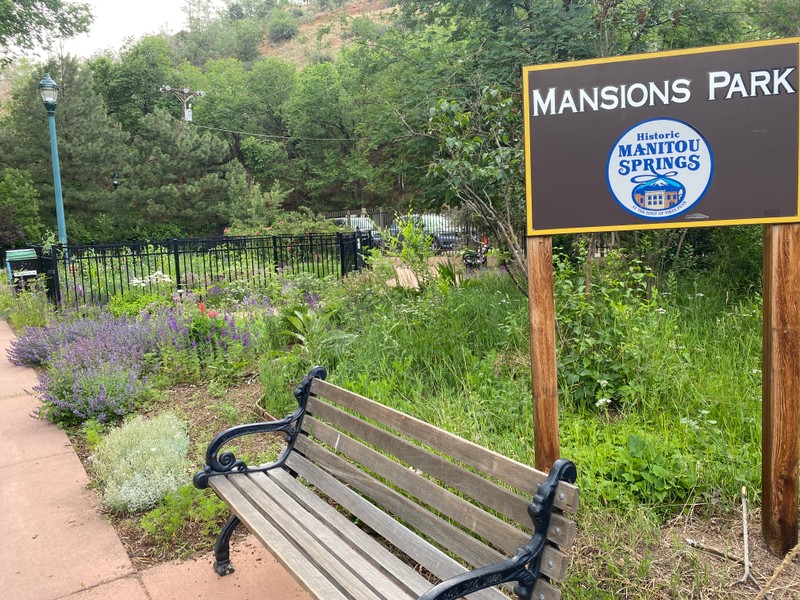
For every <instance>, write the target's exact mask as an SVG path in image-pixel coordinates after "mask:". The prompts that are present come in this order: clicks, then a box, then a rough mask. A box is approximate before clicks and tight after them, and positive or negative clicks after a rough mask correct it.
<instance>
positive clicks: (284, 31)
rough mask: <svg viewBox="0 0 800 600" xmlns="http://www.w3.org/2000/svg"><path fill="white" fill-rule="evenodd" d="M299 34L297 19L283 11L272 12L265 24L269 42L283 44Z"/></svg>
mask: <svg viewBox="0 0 800 600" xmlns="http://www.w3.org/2000/svg"><path fill="white" fill-rule="evenodd" d="M298 33H300V28H299V26H298V24H297V19H296V18H294V17H293V16H292V15H291V14H290V13H288V12H286V11H284V10H274V11H272V16H271V17H270V18H269V22H268V23H267V37H268V38H269V39H270V41H271V42H274V43H276V44H277V43H278V42H285V41H288V40H290V39H292V38H293V37H295V36H297V34H298Z"/></svg>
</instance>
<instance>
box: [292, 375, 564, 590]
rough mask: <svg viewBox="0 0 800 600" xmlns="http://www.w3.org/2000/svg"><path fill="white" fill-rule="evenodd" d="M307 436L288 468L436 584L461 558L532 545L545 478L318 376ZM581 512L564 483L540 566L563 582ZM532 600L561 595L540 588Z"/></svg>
mask: <svg viewBox="0 0 800 600" xmlns="http://www.w3.org/2000/svg"><path fill="white" fill-rule="evenodd" d="M302 433H303V434H304V435H300V436H299V437H298V439H297V442H296V446H295V452H293V453H292V455H290V457H289V459H288V460H287V463H286V466H287V467H288V468H289V469H291V470H292V471H294V472H296V473H297V474H298V475H299V476H300V477H302V478H303V479H305V480H307V481H308V482H309V483H311V484H312V485H313V486H315V487H316V488H318V489H319V490H320V491H321V492H322V493H323V494H324V495H326V496H328V497H329V498H330V499H331V500H333V501H334V502H335V503H336V504H337V505H340V506H342V507H344V508H345V509H347V510H348V511H349V512H350V513H352V515H354V516H355V517H357V518H358V519H359V520H360V521H361V522H363V523H364V524H366V525H367V526H369V527H370V528H371V529H373V530H374V531H375V532H377V533H378V534H379V535H380V536H382V537H383V538H385V539H386V540H388V541H389V542H390V543H391V544H393V545H394V546H395V548H397V549H399V550H400V551H402V552H403V553H405V554H406V555H407V556H408V557H410V558H411V559H412V560H413V561H414V562H416V563H417V564H419V565H420V566H422V567H423V568H424V569H425V570H427V571H429V572H430V573H432V574H433V575H434V576H435V577H436V578H439V579H447V578H449V577H452V576H454V575H456V574H458V573H459V572H460V571H461V570H463V569H462V567H460V566H459V564H458V561H461V562H463V563H466V564H467V565H469V567H470V568H477V567H481V566H484V565H488V564H491V563H495V562H497V561H499V560H503V559H504V558H507V557H508V556H512V555H513V554H514V553H515V552H516V551H517V549H519V548H520V547H522V546H525V545H526V544H527V543H528V542H529V541H530V537H531V518H530V516H529V514H528V505H529V503H530V501H531V498H532V496H533V495H534V494H536V491H537V485H538V484H539V483H541V482H543V481H544V480H545V478H546V474H545V473H543V472H541V471H537V470H536V469H533V468H531V467H529V466H527V465H524V464H522V463H519V462H517V461H514V460H511V459H509V458H507V457H504V456H502V455H500V454H497V453H495V452H492V451H490V450H488V449H486V448H483V447H481V446H478V445H477V444H474V443H471V442H469V441H466V440H464V439H462V438H459V437H457V436H455V435H452V434H450V433H448V432H446V431H444V430H442V429H439V428H437V427H434V426H432V425H430V424H429V423H426V422H424V421H421V420H419V419H415V418H413V417H410V416H408V415H405V414H403V413H401V412H399V411H396V410H394V409H391V408H388V407H386V406H383V405H381V404H378V403H376V402H374V401H372V400H369V399H368V398H365V397H363V396H359V395H358V394H354V393H352V392H350V391H348V390H345V389H342V388H340V387H337V386H335V385H332V384H330V383H327V382H325V381H323V380H320V379H314V380H313V382H312V384H311V394H310V396H309V399H308V404H307V412H306V415H305V416H304V417H303V421H302ZM353 490H356V491H357V492H358V494H354V493H353ZM375 505H378V506H380V507H382V508H383V510H376V508H375ZM577 505H578V490H577V488H576V487H575V486H572V485H570V484H568V483H565V482H561V483H560V484H559V486H558V488H557V490H556V497H555V500H554V507H555V509H554V512H553V514H552V516H551V519H550V525H549V529H548V534H547V538H548V541H549V544H548V546H547V547H546V549H545V552H544V554H543V557H542V561H541V573H542V574H543V575H545V576H546V578H547V579H549V580H551V581H562V580H563V579H564V577H565V576H566V571H567V566H568V564H569V557H568V556H567V555H566V554H565V553H564V552H562V551H561V550H560V549H559V548H561V549H569V548H570V547H571V546H572V543H573V540H574V537H575V532H576V526H575V523H574V521H572V520H570V519H569V518H568V517H567V516H565V514H564V513H568V514H574V513H575V511H576V510H577ZM384 511H386V512H388V513H389V514H391V515H393V516H394V517H395V518H396V519H397V520H399V521H400V522H402V523H404V524H405V525H406V526H407V527H408V528H410V529H412V530H414V531H415V532H416V533H417V534H419V535H421V536H423V537H424V538H425V539H427V540H428V541H429V542H430V545H423V546H420V543H419V538H418V537H417V535H413V534H411V533H410V532H409V531H408V530H407V529H405V528H404V527H399V526H398V524H397V521H396V520H395V519H393V518H390V517H388V516H387V515H386V514H385V512H384ZM442 549H443V550H444V552H443V551H442ZM451 556H453V557H455V558H456V559H457V561H456V560H453V559H452V558H451ZM535 597H537V598H539V597H542V598H546V599H550V598H558V597H560V593H559V592H558V590H556V589H555V588H553V587H552V586H550V585H548V584H547V582H546V581H543V582H542V585H537V588H536V595H535Z"/></svg>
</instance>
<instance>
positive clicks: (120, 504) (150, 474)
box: [93, 413, 189, 512]
mask: <svg viewBox="0 0 800 600" xmlns="http://www.w3.org/2000/svg"><path fill="white" fill-rule="evenodd" d="M188 452H189V435H188V433H187V431H186V425H185V424H184V423H183V421H181V420H180V419H179V418H178V417H177V416H175V415H174V414H172V413H163V414H161V415H159V416H157V417H153V418H152V419H145V418H143V417H138V416H137V417H135V418H133V419H132V420H130V421H129V422H127V423H126V424H125V425H123V426H122V427H119V428H117V429H113V430H112V431H110V432H109V433H108V435H106V436H105V437H104V438H103V439H102V441H101V442H100V443H99V444H98V446H97V448H96V450H95V453H94V455H93V461H94V469H95V473H96V474H97V478H98V480H99V482H100V485H101V489H102V495H103V502H104V504H105V505H106V506H107V507H108V508H110V509H111V510H114V511H118V512H137V511H140V510H144V509H146V508H151V507H153V506H155V505H156V504H158V503H159V502H160V501H161V499H162V498H163V497H164V495H165V494H167V493H168V492H173V491H175V490H177V489H178V488H179V487H180V486H181V485H183V484H185V483H186V481H187V469H188Z"/></svg>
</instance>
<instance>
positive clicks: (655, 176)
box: [523, 38, 800, 235]
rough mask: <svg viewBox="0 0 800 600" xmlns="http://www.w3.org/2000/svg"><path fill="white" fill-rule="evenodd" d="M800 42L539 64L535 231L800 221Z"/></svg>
mask: <svg viewBox="0 0 800 600" xmlns="http://www.w3.org/2000/svg"><path fill="white" fill-rule="evenodd" d="M798 63H800V38H792V39H783V40H771V41H766V42H753V43H748V44H736V45H729V46H717V47H711V48H697V49H689V50H680V51H676V52H659V53H653V54H644V55H637V56H625V57H616V58H609V59H599V60H588V61H579V62H571V63H559V64H551V65H538V66H532V67H526V68H525V69H524V71H523V83H524V93H525V149H526V167H527V199H528V235H550V234H554V233H574V232H590V231H613V230H625V229H654V228H667V227H693V226H709V225H739V224H745V223H790V222H800V208H799V205H800V185H799V181H798V180H799V178H800V169H799V168H798V161H800V152H798V140H800V116H799V115H798V112H799V107H800V95H798V89H799V88H798V85H799V84H798V70H799V69H798V66H799V65H798Z"/></svg>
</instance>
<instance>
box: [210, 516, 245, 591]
mask: <svg viewBox="0 0 800 600" xmlns="http://www.w3.org/2000/svg"><path fill="white" fill-rule="evenodd" d="M239 523H240V521H239V517H237V516H236V515H233V516H232V517H231V518H230V519H228V522H227V523H225V525H224V526H223V527H222V531H220V532H219V537H217V543H216V544H214V556H215V557H216V559H217V560H216V561H215V562H214V570H215V571H216V572H217V575H219V576H220V577H222V576H223V575H227V574H228V573H233V571H234V568H233V565H232V564H231V536H232V535H233V530H234V529H236V526H237V525H238V524H239Z"/></svg>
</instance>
